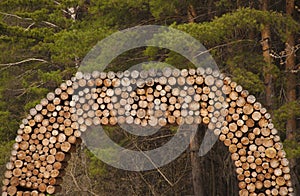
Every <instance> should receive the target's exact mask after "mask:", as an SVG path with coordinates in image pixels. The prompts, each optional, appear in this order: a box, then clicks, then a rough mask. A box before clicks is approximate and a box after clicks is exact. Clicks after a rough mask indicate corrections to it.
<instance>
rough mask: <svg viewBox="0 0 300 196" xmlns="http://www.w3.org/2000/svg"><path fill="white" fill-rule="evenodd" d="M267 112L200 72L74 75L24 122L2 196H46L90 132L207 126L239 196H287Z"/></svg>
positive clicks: (236, 88)
mask: <svg viewBox="0 0 300 196" xmlns="http://www.w3.org/2000/svg"><path fill="white" fill-rule="evenodd" d="M270 116H271V115H270V114H269V113H267V110H266V109H265V108H264V107H263V106H262V105H261V104H260V103H259V102H257V101H256V99H255V97H254V96H252V95H249V93H248V91H247V90H244V89H243V88H242V87H241V86H240V85H238V84H237V83H235V82H233V81H231V79H230V78H229V77H225V76H224V75H223V74H220V73H219V72H218V71H214V70H212V69H210V68H207V69H203V68H197V69H189V70H187V69H183V70H178V69H170V68H165V69H163V70H155V69H150V70H147V71H145V70H143V71H137V70H134V71H131V72H130V71H124V72H117V73H114V72H108V73H105V72H97V71H95V72H93V73H81V72H78V73H77V74H76V75H75V77H73V78H72V79H71V80H68V81H66V82H65V83H63V84H61V85H60V87H59V88H57V89H56V90H55V91H54V92H53V93H49V94H48V95H47V96H46V98H44V99H42V100H41V102H40V104H37V105H36V106H35V108H32V109H31V110H30V111H29V115H28V117H27V118H26V119H24V120H23V121H22V124H21V125H20V129H19V130H18V136H17V137H16V143H15V144H14V145H13V150H12V152H11V158H10V161H9V162H8V163H7V164H6V168H7V170H6V172H5V174H4V175H5V179H4V180H3V187H2V195H3V196H6V195H46V194H54V193H57V192H59V191H60V190H61V187H60V186H59V184H60V183H61V181H62V178H61V177H62V176H63V175H64V170H63V169H64V168H65V166H66V163H67V161H68V158H69V157H70V154H69V153H70V152H71V151H72V149H73V146H74V144H75V143H76V142H80V137H81V134H82V132H86V131H87V130H88V128H89V127H90V126H92V125H116V124H123V123H127V124H137V125H141V126H165V125H167V124H177V125H182V124H193V123H196V124H200V123H204V124H205V125H207V127H208V130H209V131H213V132H214V134H215V135H218V137H219V139H220V140H221V141H223V142H224V144H225V145H226V146H228V149H229V151H230V152H231V158H232V160H233V161H234V164H235V166H236V173H237V178H238V180H239V184H238V186H239V188H240V191H239V194H240V195H253V196H254V195H260V196H261V195H289V194H292V193H293V188H292V182H291V175H290V169H289V166H288V160H287V159H286V158H285V152H284V151H283V149H282V144H281V143H280V138H279V136H278V134H277V130H276V129H275V128H274V125H273V124H272V121H271V119H270Z"/></svg>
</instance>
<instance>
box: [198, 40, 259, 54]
mask: <svg viewBox="0 0 300 196" xmlns="http://www.w3.org/2000/svg"><path fill="white" fill-rule="evenodd" d="M240 42H255V41H254V40H252V39H241V40H235V41H232V42H229V43H225V44H221V45H217V46H215V47H212V48H210V49H208V50H205V51H202V52H200V53H199V54H197V55H196V56H194V57H198V56H200V55H202V54H205V53H208V52H210V51H212V50H214V49H217V48H222V47H225V46H229V45H233V44H236V43H240Z"/></svg>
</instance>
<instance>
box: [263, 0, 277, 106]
mask: <svg viewBox="0 0 300 196" xmlns="http://www.w3.org/2000/svg"><path fill="white" fill-rule="evenodd" d="M268 6H269V2H268V0H263V1H262V5H261V9H262V10H263V11H268ZM261 37H262V50H263V57H264V61H265V62H266V65H265V66H264V83H265V93H266V95H265V102H266V106H267V107H268V109H269V110H270V109H271V107H272V105H273V96H274V89H273V82H272V80H273V76H272V73H271V71H272V66H271V63H272V58H271V56H270V51H269V49H270V40H271V39H270V38H271V32H270V24H264V28H263V29H262V31H261Z"/></svg>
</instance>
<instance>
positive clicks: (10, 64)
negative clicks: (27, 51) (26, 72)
mask: <svg viewBox="0 0 300 196" xmlns="http://www.w3.org/2000/svg"><path fill="white" fill-rule="evenodd" d="M30 61H38V62H43V63H48V61H46V60H44V59H37V58H28V59H25V60H22V61H18V62H14V63H4V64H0V66H1V67H7V66H9V67H10V66H14V65H20V64H23V63H27V62H30Z"/></svg>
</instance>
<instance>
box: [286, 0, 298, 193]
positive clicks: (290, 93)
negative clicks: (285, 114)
mask: <svg viewBox="0 0 300 196" xmlns="http://www.w3.org/2000/svg"><path fill="white" fill-rule="evenodd" d="M294 8H295V1H294V0H286V14H287V15H288V16H291V17H292V16H293V12H294ZM286 34H287V42H286V48H285V51H286V52H287V54H288V56H287V59H286V64H285V71H286V95H287V100H286V101H287V103H289V102H293V101H296V83H297V79H296V74H295V73H293V72H292V70H293V69H295V64H296V63H295V61H296V57H295V54H294V46H295V38H294V35H293V34H292V33H290V32H289V31H288V30H286ZM296 128H297V121H296V118H295V116H294V115H291V116H290V118H289V119H288V120H287V123H286V139H288V140H291V141H292V140H295V131H296ZM295 166H296V160H295V159H290V167H291V169H292V170H293V169H294V167H295ZM295 179H296V178H295ZM295 181H296V180H295ZM294 183H295V182H294ZM295 191H297V189H295ZM295 195H297V193H296V192H295Z"/></svg>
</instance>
